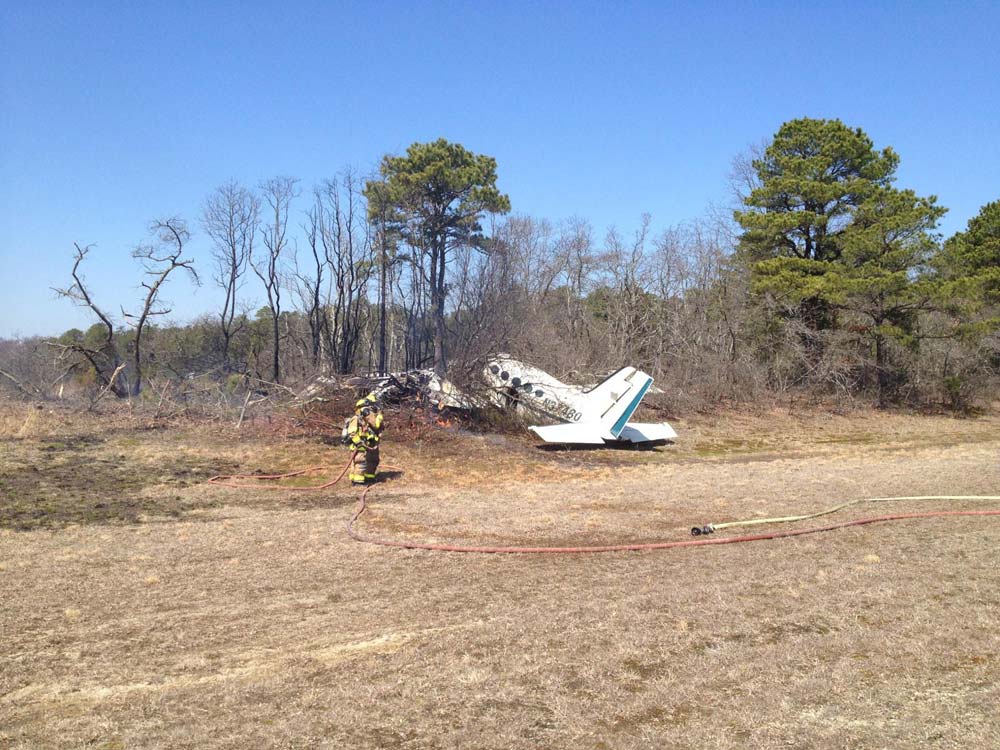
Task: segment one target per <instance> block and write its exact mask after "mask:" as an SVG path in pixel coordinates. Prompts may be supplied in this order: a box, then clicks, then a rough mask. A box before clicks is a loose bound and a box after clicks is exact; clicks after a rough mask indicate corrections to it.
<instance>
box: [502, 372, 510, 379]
mask: <svg viewBox="0 0 1000 750" xmlns="http://www.w3.org/2000/svg"><path fill="white" fill-rule="evenodd" d="M509 377H510V373H509V372H507V371H506V370H504V371H503V372H501V373H500V379H501V380H506V379H507V378H509Z"/></svg>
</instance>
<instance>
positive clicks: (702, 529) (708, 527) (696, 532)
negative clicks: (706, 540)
mask: <svg viewBox="0 0 1000 750" xmlns="http://www.w3.org/2000/svg"><path fill="white" fill-rule="evenodd" d="M714 533H715V527H714V526H713V525H712V524H710V523H706V524H705V525H704V526H692V527H691V536H701V535H702V534H714Z"/></svg>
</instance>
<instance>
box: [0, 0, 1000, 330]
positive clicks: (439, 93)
mask: <svg viewBox="0 0 1000 750" xmlns="http://www.w3.org/2000/svg"><path fill="white" fill-rule="evenodd" d="M0 5H2V7H0V275H2V282H3V283H2V285H0V290H2V291H0V295H2V297H3V299H4V304H3V305H0V336H9V335H12V334H22V335H30V334H38V333H41V334H50V333H57V332H60V331H62V330H64V329H66V328H68V327H70V326H78V327H85V326H86V325H88V324H89V323H90V319H89V318H88V317H87V315H86V314H84V313H83V312H82V311H79V310H77V309H74V308H73V306H72V305H70V304H69V303H68V302H67V301H64V300H56V299H54V295H53V294H52V292H51V291H50V289H49V287H50V286H56V285H65V283H66V279H67V277H68V271H69V267H70V258H71V255H72V243H73V242H74V241H78V242H81V243H96V245H97V248H96V250H95V251H94V254H93V257H92V258H88V261H87V263H88V265H87V266H86V268H85V275H86V277H87V278H88V280H89V281H90V283H91V284H92V286H93V291H94V292H95V294H96V296H97V297H98V298H99V299H100V300H102V301H103V302H104V303H105V306H106V307H107V308H109V309H110V310H112V311H116V312H117V311H118V310H119V307H120V306H121V305H124V306H125V307H126V308H130V307H134V306H135V304H136V300H137V298H138V292H137V290H136V287H137V284H138V280H139V277H140V274H139V269H138V268H137V267H136V266H135V265H134V264H133V261H132V260H131V259H130V258H129V255H128V254H129V251H130V249H131V248H132V247H134V246H135V245H136V244H137V243H139V242H141V241H143V240H144V239H145V227H146V225H147V223H148V222H149V221H150V220H151V219H153V218H156V217H160V216H171V215H180V216H182V217H185V218H187V219H188V220H189V222H191V224H192V228H193V229H194V230H195V237H194V239H193V240H192V242H191V245H190V249H191V252H192V253H193V254H194V255H195V256H196V258H197V259H198V261H199V262H201V267H202V270H203V272H204V276H205V277H206V280H208V278H209V276H210V275H209V273H208V263H207V259H208V245H207V242H206V240H205V237H204V235H203V233H201V232H200V231H199V228H198V227H197V216H198V213H199V208H200V204H201V202H202V201H203V199H204V197H205V196H206V195H207V194H208V193H209V192H210V191H211V190H212V189H213V188H214V187H215V186H217V185H219V184H220V183H222V182H224V181H226V180H228V179H230V178H235V179H237V180H241V181H244V182H246V183H249V184H253V183H256V182H257V181H259V180H261V179H263V178H266V177H269V176H273V175H276V174H291V175H295V176H297V177H299V178H301V179H302V184H303V186H304V187H306V188H308V187H310V186H311V185H312V184H314V183H316V182H318V181H319V180H321V179H323V178H325V177H329V176H332V175H334V174H335V173H336V172H337V171H338V170H339V169H341V168H342V167H344V166H345V165H353V166H355V167H357V168H359V169H361V170H367V169H370V168H372V167H374V166H375V165H376V164H377V163H378V160H379V158H380V157H381V156H382V155H383V154H385V153H388V152H394V153H399V152H402V151H404V150H405V148H406V147H407V146H408V145H409V144H410V143H412V142H414V141H424V140H432V139H435V138H438V137H445V138H448V139H450V140H455V141H458V142H461V143H462V144H464V145H465V146H466V147H468V148H470V149H472V150H473V151H476V152H479V153H486V154H490V155H492V156H494V157H496V159H497V161H498V168H499V176H500V179H499V184H500V187H501V188H502V189H503V190H504V191H505V192H507V193H508V194H509V195H510V198H511V202H512V204H513V208H514V211H515V212H517V213H524V214H530V215H533V216H538V217H545V218H548V219H551V220H556V221H557V220H560V219H565V218H569V217H571V216H581V217H585V218H587V219H589V220H590V221H591V222H592V223H593V224H594V227H595V229H596V231H597V233H598V235H601V234H603V232H604V230H605V229H606V228H607V227H609V226H611V225H614V226H617V227H618V228H619V229H621V230H624V231H630V230H631V229H632V228H633V227H635V226H636V224H637V223H638V220H639V217H640V215H641V214H642V213H643V212H647V211H648V212H650V213H651V214H652V215H653V217H654V222H655V226H656V227H665V226H667V225H671V224H675V223H678V222H682V221H685V220H688V219H692V218H695V217H697V216H699V215H701V214H703V213H704V212H705V210H706V208H707V207H708V206H709V204H711V203H716V204H724V203H726V202H727V201H728V200H729V195H728V188H727V174H728V172H729V168H730V163H731V161H732V158H733V157H734V156H735V155H736V154H737V153H739V152H741V151H744V150H745V149H746V148H747V146H748V145H749V144H752V143H758V142H760V141H761V140H762V139H765V138H768V137H769V136H771V135H772V134H773V133H774V132H775V131H776V130H777V128H778V127H779V126H780V125H781V123H782V122H784V121H786V120H788V119H791V118H794V117H801V116H810V117H838V118H840V119H842V120H844V121H845V122H846V123H848V124H850V125H852V126H859V127H861V128H863V129H864V130H865V131H866V132H867V133H868V134H869V135H870V136H871V137H872V138H873V140H874V141H875V143H876V145H877V146H879V147H881V146H886V145H891V146H893V148H895V149H896V150H897V152H898V153H899V154H900V156H901V158H902V163H901V166H900V169H899V172H898V177H899V179H898V182H897V184H898V185H900V186H904V187H910V188H913V189H915V190H916V191H918V193H921V194H936V195H937V196H938V198H939V200H940V202H941V203H942V204H943V205H944V206H947V207H948V208H949V209H950V212H949V213H948V215H947V216H946V217H945V219H944V221H943V222H942V224H941V231H942V232H944V233H945V234H950V233H952V232H954V231H957V230H959V229H962V228H964V226H965V223H966V222H967V221H968V219H969V218H970V217H972V216H973V215H974V214H975V213H976V212H977V211H978V209H979V207H980V206H981V205H983V204H984V203H987V202H989V201H991V200H996V199H998V198H1000V51H998V50H1000V44H998V42H997V39H996V34H997V30H998V29H1000V3H997V2H984V3H974V2H969V3H954V4H952V3H941V2H934V3H930V2H927V3H924V2H906V3H888V2H886V3H878V2H863V3H853V2H841V3H836V4H830V3H828V4H818V5H817V4H815V3H810V4H806V3H768V2H757V3H752V4H750V3H744V4H737V3H685V4H680V3H666V2H657V3H653V2H650V3H635V2H616V3H610V2H606V3H587V2H532V3H526V2H525V3H519V2H507V3H499V2H494V3H474V2H464V3H459V2H454V3H443V2H442V3H417V2H408V3H402V2H401V3H392V2H384V3H355V4H346V3H343V4H342V3H334V2H322V3H320V2H317V3H308V2H294V1H289V2H285V3H282V4H277V3H273V2H272V3H255V2H241V3H205V2H191V3H184V2H169V3H142V2H86V3H85V2H65V3H47V2H32V3H27V2H23V3H17V2H13V1H12V2H7V3H3V4H0ZM300 205H301V204H300ZM249 291H250V292H251V293H253V290H252V289H250V290H249ZM166 297H167V298H168V299H170V300H171V301H173V302H174V310H175V315H174V317H175V318H176V319H178V320H186V319H190V318H192V317H194V316H195V315H198V314H200V313H203V312H207V311H209V310H211V309H213V308H214V307H215V306H216V304H217V300H218V299H219V297H218V294H217V292H216V290H215V289H213V288H211V286H210V284H206V286H205V287H203V288H202V289H199V290H192V289H191V288H190V287H189V285H188V283H187V281H186V280H185V279H182V278H181V277H180V276H178V277H177V278H176V279H175V280H174V282H173V285H172V286H171V288H170V289H168V291H167V293H166ZM119 319H120V316H119Z"/></svg>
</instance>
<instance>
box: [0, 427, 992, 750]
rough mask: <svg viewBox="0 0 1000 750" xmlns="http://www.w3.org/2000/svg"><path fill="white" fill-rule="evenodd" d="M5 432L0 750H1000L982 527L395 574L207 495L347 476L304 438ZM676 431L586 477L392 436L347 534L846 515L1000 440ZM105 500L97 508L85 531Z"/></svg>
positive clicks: (517, 456) (520, 447)
mask: <svg viewBox="0 0 1000 750" xmlns="http://www.w3.org/2000/svg"><path fill="white" fill-rule="evenodd" d="M3 408H5V409H6V408H7V407H3ZM18 409H21V407H18ZM15 411H17V410H16V409H14V408H13V407H11V408H10V409H9V410H8V411H7V412H6V414H3V413H0V426H3V430H2V433H0V483H2V486H3V487H4V488H6V489H5V491H4V494H3V495H2V496H0V518H2V519H3V525H4V526H6V528H0V592H2V599H0V654H2V656H0V747H11V748H37V747H43V748H44V747H53V748H66V747H81V748H83V747H88V748H89V747H97V748H145V747H149V748H152V747H172V748H215V747H241V748H242V747H289V748H299V747H302V748H306V747H328V748H341V747H360V748H450V747H462V748H510V747H560V748H634V747H651V748H661V747H708V748H746V747H785V746H791V747H802V748H827V747H829V748H834V747H836V748H842V747H852V748H869V747H870V748H876V747H878V748H881V747H892V748H925V747H932V748H960V747H961V748H968V747H996V746H997V745H998V741H1000V719H998V718H997V712H996V706H997V705H998V704H1000V689H998V687H997V686H998V684H1000V658H998V656H997V654H998V653H1000V636H998V634H997V633H998V630H997V623H998V615H1000V577H998V575H997V556H996V550H997V549H998V548H1000V521H997V520H996V519H967V520H962V521H948V520H933V521H925V522H905V523H900V524H896V525H893V526H868V527H862V528H856V529H850V530H844V531H840V532H834V533H830V534H826V535H822V536H811V537H803V538H799V539H793V540H785V541H777V542H763V543H756V544H747V545H734V546H727V547H716V548H699V549H690V550H678V551H673V552H666V553H651V554H612V555H599V556H558V557H529V556H506V557H490V556H460V555H447V554H433V553H425V552H407V551H393V550H387V549H382V548H376V547H370V546H365V545H360V544H357V543H354V542H352V541H350V540H348V539H347V538H346V536H345V535H344V533H343V531H342V529H343V523H344V522H345V521H346V519H347V517H348V515H349V511H350V508H351V507H352V505H353V501H354V493H353V492H352V491H351V490H350V489H349V488H340V487H337V488H334V489H333V491H331V492H329V493H315V495H308V494H307V495H302V494H299V495H296V494H294V493H291V492H264V491H253V490H248V491H241V490H225V489H220V488H214V487H210V486H206V485H205V484H204V483H203V482H202V480H203V479H204V477H205V476H207V475H208V474H210V473H212V472H214V471H241V472H254V471H272V470H273V471H280V470H287V469H290V468H293V467H296V466H301V465H308V464H312V463H324V464H327V465H330V466H331V467H333V468H339V466H340V465H341V463H342V462H343V461H344V460H346V453H345V451H344V450H343V449H342V448H340V447H339V446H334V445H327V444H324V443H323V442H321V441H320V440H319V439H318V438H317V436H315V435H311V436H310V435H305V434H302V435H300V436H297V437H296V436H295V435H294V432H293V433H292V434H291V436H289V437H281V438H275V437H273V434H269V433H268V431H267V429H266V428H265V425H264V424H262V423H258V424H256V425H252V426H251V428H250V429H248V430H245V431H244V432H243V433H236V432H234V431H232V429H231V428H230V427H225V428H221V427H219V426H210V425H203V426H199V425H188V426H183V425H172V426H169V427H164V428H162V429H155V430H148V429H147V430H136V429H134V428H133V426H130V425H129V424H126V423H124V422H122V423H117V422H115V423H114V424H113V425H112V426H111V427H108V426H107V425H106V424H105V423H104V422H103V421H102V420H101V419H100V418H91V417H88V418H85V419H78V418H76V417H74V416H72V415H61V414H59V415H47V414H45V413H44V410H43V413H42V414H40V415H39V416H38V417H36V423H35V426H34V427H32V428H31V429H32V430H33V431H35V432H32V433H31V434H27V433H26V434H18V432H19V431H20V429H21V426H20V425H21V424H23V422H24V419H26V418H27V416H28V415H27V414H26V413H25V412H24V410H23V409H21V411H19V412H17V413H15ZM676 426H677V428H678V432H679V433H680V434H681V436H682V439H681V441H680V442H679V443H678V444H677V445H675V446H672V447H667V448H663V449H659V450H656V451H603V452H585V451H539V450H537V449H535V448H534V447H533V444H532V443H531V442H530V441H528V440H526V439H523V438H520V437H516V436H503V437H499V436H489V435H470V434H467V433H463V432H460V431H440V430H433V429H431V430H429V431H427V430H424V428H423V427H422V426H419V425H418V426H417V427H416V428H414V429H415V430H417V434H410V433H406V432H405V431H402V430H398V431H396V432H395V433H394V432H392V431H390V432H389V433H388V434H387V436H386V441H385V448H384V457H383V460H384V462H385V463H386V464H392V465H393V466H396V467H398V469H399V471H400V472H401V473H399V474H397V475H396V476H394V477H393V478H391V479H390V480H389V481H386V482H385V483H384V484H382V485H380V486H379V487H378V488H377V489H376V490H375V491H373V493H372V511H371V513H370V514H369V515H368V516H366V517H365V519H364V521H363V524H364V528H365V530H366V531H368V532H370V533H376V534H391V535H397V536H405V537H411V538H414V539H422V540H431V539H434V540H440V541H457V542H475V543H492V542H498V543H505V544H510V543H531V544H536V543H537V544H543V543H559V544H562V543H593V542H599V541H600V542H603V541H633V540H654V539H665V538H677V539H680V538H684V534H685V533H686V532H685V531H684V529H686V528H688V527H690V526H692V525H694V524H696V523H697V524H700V523H704V522H708V521H723V520H728V519H732V518H739V517H755V516H770V515H780V514H785V513H789V512H796V511H802V512H805V511H809V510H815V509H819V508H821V507H824V506H826V505H828V504H831V503H832V502H836V501H839V500H843V499H848V498H853V497H859V496H869V495H888V494H933V493H947V494H1000V460H998V455H1000V419H997V417H984V418H981V419H976V420H952V419H947V418H943V417H908V416H899V415H895V416H887V415H881V414H874V413H864V412H862V413H858V414H854V415H851V416H841V417H832V416H829V415H825V414H800V415H794V416H793V415H790V414H787V413H766V414H758V415H752V414H732V415H720V416H716V417H701V418H698V419H692V420H678V424H676ZM420 430H424V432H423V433H420V432H419V431H420ZM288 433H289V430H287V429H285V427H282V428H281V432H280V434H288ZM102 502H103V503H105V504H106V506H107V507H108V508H111V509H113V511H112V510H108V511H107V512H104V509H99V508H93V507H90V506H92V505H94V504H96V503H102ZM940 505H941V504H937V505H935V504H933V503H930V504H928V503H924V504H923V505H920V506H919V507H920V508H927V507H929V506H934V507H939V506H940ZM892 507H893V509H894V510H895V509H899V510H909V509H916V508H917V507H918V505H917V504H916V503H910V504H905V503H901V504H898V505H895V504H894V505H893V506H892ZM956 507H959V506H956ZM961 507H965V506H961ZM969 507H971V505H970V506H969ZM885 510H887V508H885V507H884V506H883V507H881V508H879V509H878V511H873V512H883V511H885ZM867 512H868V509H865V508H860V509H857V513H858V514H867ZM26 518H27V519H28V521H27V522H25V521H24V519H26ZM17 529H28V530H17Z"/></svg>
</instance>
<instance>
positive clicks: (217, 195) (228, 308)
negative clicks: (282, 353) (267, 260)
mask: <svg viewBox="0 0 1000 750" xmlns="http://www.w3.org/2000/svg"><path fill="white" fill-rule="evenodd" d="M259 214H260V199H258V198H257V196H255V195H254V194H253V193H252V192H251V191H250V190H248V189H247V188H245V187H243V186H242V185H240V184H238V183H237V182H235V181H232V182H227V183H226V184H224V185H221V186H219V187H218V188H216V189H215V192H213V193H212V194H211V195H210V196H208V198H207V199H206V200H205V207H204V209H203V211H202V219H201V223H202V227H203V228H204V229H205V233H206V234H208V236H209V237H210V238H211V239H212V260H213V261H214V262H215V276H214V279H215V283H216V284H217V285H218V286H219V287H220V288H221V289H223V290H224V291H225V295H226V296H225V301H224V302H223V305H222V311H221V312H220V313H219V328H220V330H221V332H222V365H223V367H224V368H225V369H226V370H227V371H229V370H230V369H231V362H230V342H231V341H232V337H233V336H234V335H235V334H236V333H238V332H239V328H240V325H238V324H236V320H237V318H236V312H237V301H236V297H237V292H238V291H239V289H240V286H241V282H240V280H241V278H242V277H243V275H244V273H245V272H246V269H247V263H248V262H249V260H250V256H251V254H252V253H253V243H254V237H255V236H256V234H257V229H258V224H259V223H260V219H259ZM234 326H235V327H234Z"/></svg>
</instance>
